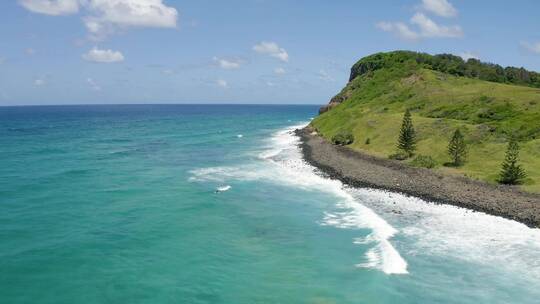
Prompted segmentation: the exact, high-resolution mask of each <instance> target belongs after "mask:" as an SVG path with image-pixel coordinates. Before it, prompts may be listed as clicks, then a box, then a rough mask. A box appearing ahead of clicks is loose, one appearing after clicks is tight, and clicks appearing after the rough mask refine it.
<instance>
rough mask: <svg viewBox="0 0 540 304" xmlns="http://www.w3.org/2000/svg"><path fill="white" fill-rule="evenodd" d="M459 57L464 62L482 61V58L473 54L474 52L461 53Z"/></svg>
mask: <svg viewBox="0 0 540 304" xmlns="http://www.w3.org/2000/svg"><path fill="white" fill-rule="evenodd" d="M459 56H460V57H461V58H463V60H465V61H467V60H469V59H480V57H478V55H477V54H476V53H473V52H468V51H467V52H461V53H460V54H459Z"/></svg>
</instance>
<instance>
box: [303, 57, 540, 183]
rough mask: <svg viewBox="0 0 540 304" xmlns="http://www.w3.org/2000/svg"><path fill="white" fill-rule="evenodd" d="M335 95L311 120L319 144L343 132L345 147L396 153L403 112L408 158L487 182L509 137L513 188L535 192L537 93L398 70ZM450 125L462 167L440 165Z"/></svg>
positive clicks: (539, 123) (539, 131) (539, 161)
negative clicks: (513, 151)
mask: <svg viewBox="0 0 540 304" xmlns="http://www.w3.org/2000/svg"><path fill="white" fill-rule="evenodd" d="M340 95H342V96H344V98H345V101H344V102H343V103H341V104H339V105H338V106H336V107H335V108H333V109H332V110H330V111H328V112H326V113H323V114H322V115H320V116H318V117H317V118H315V119H314V120H313V121H312V123H311V125H312V126H313V127H314V128H316V129H317V131H318V132H319V133H320V134H321V135H322V136H324V137H325V138H327V139H330V138H331V137H332V136H333V135H335V134H337V133H338V132H342V131H350V132H352V133H353V135H354V137H355V142H354V143H353V144H352V145H350V147H351V148H353V149H356V150H360V151H363V152H365V153H368V154H372V155H376V156H379V157H388V156H389V155H390V154H392V153H395V152H396V144H397V138H398V134H399V129H400V126H401V120H402V117H403V113H404V111H405V109H407V108H409V109H410V110H411V113H412V114H413V123H414V126H415V129H416V132H417V137H418V143H417V151H416V155H427V156H431V157H432V158H433V159H435V161H436V162H437V166H436V168H435V169H434V170H438V171H441V172H445V173H449V174H459V175H465V176H467V177H470V178H473V179H479V180H483V181H488V182H491V183H495V182H496V180H497V178H498V175H499V172H500V166H501V163H502V161H503V159H504V153H505V150H506V145H507V139H508V137H509V136H510V135H514V136H517V137H518V138H519V141H520V146H521V153H520V160H521V163H522V164H523V166H524V168H525V170H526V173H527V175H528V177H527V179H526V181H525V183H524V184H523V185H522V186H521V187H522V189H524V190H526V191H530V192H540V89H536V88H530V87H523V86H515V85H507V84H500V83H494V82H487V81H482V80H478V79H471V78H464V77H457V76H452V75H449V74H444V73H441V72H437V71H433V70H427V69H424V68H422V67H419V66H416V65H410V66H409V65H406V66H396V67H394V68H384V69H380V70H377V71H374V72H368V73H366V74H365V75H362V76H359V77H356V78H355V79H353V80H352V81H351V82H350V83H349V84H348V85H347V87H345V88H344V89H343V91H342V92H341V93H340ZM458 127H459V128H461V130H462V131H463V133H464V135H465V140H466V143H467V145H468V148H469V149H468V158H467V162H466V163H465V164H464V165H463V166H462V167H459V168H453V167H447V166H444V164H445V163H449V162H450V157H449V156H448V154H447V147H448V142H449V140H450V137H451V136H452V133H453V132H454V130H455V129H456V128H458ZM368 138H369V139H370V143H369V144H366V140H367V139H368ZM411 161H412V159H409V160H407V161H406V162H409V163H410V162H411Z"/></svg>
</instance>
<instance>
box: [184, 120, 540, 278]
mask: <svg viewBox="0 0 540 304" xmlns="http://www.w3.org/2000/svg"><path fill="white" fill-rule="evenodd" d="M302 126H303V125H298V126H292V127H290V128H287V129H283V130H280V131H279V132H276V133H275V134H274V135H273V136H272V137H271V138H270V139H269V143H268V146H267V147H266V148H265V149H264V150H263V151H262V152H260V153H258V155H257V157H258V158H259V159H260V160H262V161H264V162H265V164H272V166H270V167H269V166H267V165H266V166H260V164H257V163H249V164H245V165H243V166H241V167H212V168H202V169H198V170H194V171H192V175H193V176H192V177H191V178H190V179H191V180H193V181H216V182H224V181H226V180H230V179H240V180H270V181H275V182H276V183H279V184H283V183H288V184H292V185H294V186H295V187H300V188H303V189H306V190H310V191H325V192H330V193H332V194H334V195H335V196H336V197H337V198H338V199H337V207H338V209H339V210H338V211H337V212H328V213H326V214H325V215H324V218H323V219H322V221H321V224H322V225H330V226H334V227H337V228H343V229H355V228H369V229H370V230H371V231H372V232H371V233H370V234H369V235H368V236H367V237H364V238H357V239H355V240H354V243H356V244H363V245H372V247H371V248H370V249H369V250H368V251H367V253H366V256H365V261H363V262H362V263H359V264H358V266H360V267H369V268H376V269H380V270H382V271H384V272H385V273H389V274H392V273H407V262H406V261H405V260H404V259H403V258H402V257H401V255H400V253H399V252H398V251H397V250H396V249H395V248H394V246H393V245H392V238H393V237H394V236H396V234H397V233H398V232H399V233H400V235H401V236H402V237H403V238H404V239H405V240H406V242H401V243H400V244H401V246H400V250H404V252H406V253H407V255H411V256H417V255H431V256H442V257H444V256H447V257H451V258H452V259H456V260H463V261H465V262H467V263H474V264H478V265H486V266H487V267H494V265H495V267H497V268H498V269H500V270H502V271H504V272H509V273H518V274H519V276H520V277H522V278H527V279H529V280H531V281H536V282H540V229H531V228H529V227H527V226H525V225H523V224H520V223H518V222H515V221H512V220H507V219H504V218H501V217H496V216H491V215H487V214H485V213H481V212H473V211H471V210H467V209H464V208H459V207H455V206H450V205H441V204H434V203H430V202H426V201H424V200H422V199H418V198H414V197H409V196H405V195H401V194H398V193H393V192H388V191H382V190H374V189H351V188H348V187H344V186H343V184H342V183H341V182H339V181H336V180H330V179H326V178H324V177H322V176H320V175H318V174H317V171H316V169H315V168H313V167H312V166H310V165H308V164H306V163H305V162H304V161H303V160H302V156H301V153H300V150H299V148H298V147H297V144H298V143H299V139H298V138H297V137H296V136H294V134H292V132H293V130H294V129H296V128H300V127H302ZM276 170H277V171H276ZM381 216H383V217H384V219H383V218H382V217H381ZM389 223H390V224H389ZM394 227H399V231H398V230H397V229H396V228H394Z"/></svg>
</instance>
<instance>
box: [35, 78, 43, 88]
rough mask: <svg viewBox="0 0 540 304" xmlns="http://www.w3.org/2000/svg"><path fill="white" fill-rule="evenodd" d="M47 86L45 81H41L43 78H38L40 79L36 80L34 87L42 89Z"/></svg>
mask: <svg viewBox="0 0 540 304" xmlns="http://www.w3.org/2000/svg"><path fill="white" fill-rule="evenodd" d="M44 84H45V80H44V79H41V78H38V79H35V80H34V85H35V86H36V87H41V86H43V85H44Z"/></svg>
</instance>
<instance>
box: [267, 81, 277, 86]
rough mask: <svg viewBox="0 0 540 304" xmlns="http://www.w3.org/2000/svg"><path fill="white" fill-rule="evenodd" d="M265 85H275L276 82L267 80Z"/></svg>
mask: <svg viewBox="0 0 540 304" xmlns="http://www.w3.org/2000/svg"><path fill="white" fill-rule="evenodd" d="M266 85H267V86H269V87H275V86H276V84H275V83H273V82H271V81H267V82H266Z"/></svg>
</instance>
